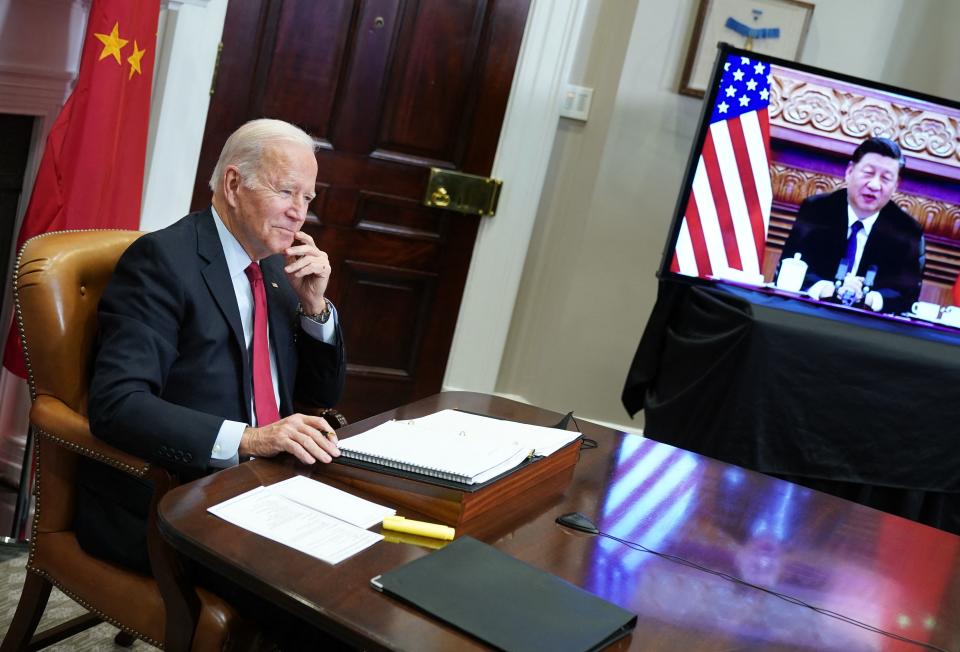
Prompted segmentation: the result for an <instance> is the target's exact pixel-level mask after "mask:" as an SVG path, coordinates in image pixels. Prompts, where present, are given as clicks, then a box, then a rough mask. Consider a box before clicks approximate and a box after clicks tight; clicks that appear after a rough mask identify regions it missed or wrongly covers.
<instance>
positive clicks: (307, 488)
mask: <svg viewBox="0 0 960 652" xmlns="http://www.w3.org/2000/svg"><path fill="white" fill-rule="evenodd" d="M267 489H268V490H269V491H274V492H277V493H280V494H281V495H283V496H285V497H287V498H289V499H290V500H292V501H294V502H297V503H300V504H301V505H304V506H305V507H310V508H312V509H315V510H317V511H318V512H323V513H324V514H328V515H329V516H333V517H334V518H338V519H340V520H341V521H346V522H347V523H350V524H352V525H356V526H357V527H362V528H363V529H367V528H369V527H372V526H374V525H376V524H377V523H382V522H383V519H384V517H387V516H393V515H394V514H396V513H397V510H395V509H392V508H390V507H385V506H384V505H378V504H377V503H374V502H370V501H369V500H364V499H363V498H358V497H357V496H354V495H353V494H348V493H347V492H346V491H341V490H339V489H337V488H336V487H331V486H330V485H328V484H323V483H322V482H318V481H316V480H313V479H311V478H308V477H306V476H304V475H295V476H293V477H292V478H288V479H286V480H284V481H283V482H278V483H276V484H273V485H270V486H269V487H267Z"/></svg>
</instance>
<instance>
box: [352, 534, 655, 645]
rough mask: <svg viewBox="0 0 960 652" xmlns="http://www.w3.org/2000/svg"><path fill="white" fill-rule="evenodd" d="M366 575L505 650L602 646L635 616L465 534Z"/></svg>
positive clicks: (623, 633) (629, 625) (378, 586)
mask: <svg viewBox="0 0 960 652" xmlns="http://www.w3.org/2000/svg"><path fill="white" fill-rule="evenodd" d="M370 583H371V584H372V585H373V587H374V588H375V589H377V590H379V591H382V592H384V593H386V594H388V595H391V596H393V597H396V598H398V599H400V600H402V601H404V602H407V603H409V604H411V605H413V606H415V607H417V608H419V609H421V610H423V611H425V612H427V613H428V614H430V615H432V616H435V617H436V618H439V619H440V620H443V621H445V622H447V623H449V624H451V625H453V626H454V627H456V628H458V629H460V630H463V631H464V632H467V633H468V634H472V635H473V636H475V637H477V638H479V639H480V640H482V641H484V642H486V643H488V644H490V645H492V646H494V647H497V648H500V649H501V650H509V651H510V652H514V651H516V652H523V651H524V650H535V651H537V652H541V651H542V650H551V651H554V650H570V651H571V652H572V651H576V652H581V651H583V650H599V649H601V648H603V647H606V646H607V645H609V644H610V643H612V642H613V641H615V640H617V639H618V638H621V637H623V636H626V635H627V634H628V633H629V632H630V630H632V629H633V627H634V626H635V625H636V624H637V616H636V615H635V614H632V613H630V612H629V611H626V610H625V609H621V608H620V607H618V606H617V605H615V604H612V603H610V602H607V601H606V600H602V599H601V598H598V597H597V596H595V595H593V594H592V593H588V592H587V591H584V590H583V589H581V588H580V587H578V586H575V585H573V584H571V583H569V582H566V581H564V580H562V579H560V578H559V577H556V576H555V575H551V574H550V573H547V572H544V571H542V570H540V569H538V568H534V567H533V566H530V565H529V564H525V563H524V562H522V561H519V560H517V559H514V558H513V557H511V556H509V555H507V554H505V553H502V552H500V551H499V550H497V549H496V548H493V547H491V546H488V545H486V544H485V543H481V542H480V541H477V540H476V539H472V538H470V537H460V538H459V539H457V540H456V541H454V542H453V543H451V544H449V545H448V546H446V547H445V548H443V549H442V550H437V551H436V552H432V553H430V554H429V555H427V556H426V557H421V558H420V559H417V560H414V561H412V562H410V563H408V564H405V565H403V566H400V567H399V568H395V569H394V570H392V571H389V572H387V573H384V574H383V575H378V576H377V577H375V578H373V579H372V580H371V581H370Z"/></svg>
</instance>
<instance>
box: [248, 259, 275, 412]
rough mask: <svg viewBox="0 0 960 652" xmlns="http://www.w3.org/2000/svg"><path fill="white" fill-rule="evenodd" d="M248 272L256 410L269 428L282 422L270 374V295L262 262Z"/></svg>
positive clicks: (252, 266) (254, 407)
mask: <svg viewBox="0 0 960 652" xmlns="http://www.w3.org/2000/svg"><path fill="white" fill-rule="evenodd" d="M244 272H246V274H247V279H248V280H249V281H250V289H251V290H253V409H254V411H255V412H256V415H257V425H258V426H266V425H269V424H271V423H274V422H275V421H279V420H280V412H279V411H278V410H277V399H276V397H275V396H274V393H273V377H272V376H271V375H270V344H269V342H268V341H267V292H266V290H265V289H264V287H263V272H261V271H260V265H259V264H258V263H250V266H249V267H247V268H246V269H245V270H244Z"/></svg>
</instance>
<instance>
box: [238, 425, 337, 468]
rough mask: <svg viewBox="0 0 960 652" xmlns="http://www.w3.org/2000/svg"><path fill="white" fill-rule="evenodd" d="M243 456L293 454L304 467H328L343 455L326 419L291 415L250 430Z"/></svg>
mask: <svg viewBox="0 0 960 652" xmlns="http://www.w3.org/2000/svg"><path fill="white" fill-rule="evenodd" d="M238 453H239V454H240V456H241V457H243V456H247V455H252V456H254V457H273V456H274V455H277V454H279V453H290V454H291V455H293V456H294V457H296V458H297V459H298V460H300V461H301V462H303V463H304V464H313V463H314V462H316V461H317V460H319V461H321V462H323V463H324V464H326V463H327V462H330V461H331V460H332V459H333V458H334V457H338V456H339V455H340V449H339V448H337V435H336V433H334V431H333V428H331V427H330V424H328V423H327V421H326V419H324V418H323V417H315V416H311V415H308V414H291V415H290V416H288V417H285V418H283V419H280V420H279V421H277V422H276V423H271V424H270V425H268V426H263V427H260V428H253V427H248V428H247V429H246V430H244V431H243V435H242V436H241V437H240V448H239V449H238Z"/></svg>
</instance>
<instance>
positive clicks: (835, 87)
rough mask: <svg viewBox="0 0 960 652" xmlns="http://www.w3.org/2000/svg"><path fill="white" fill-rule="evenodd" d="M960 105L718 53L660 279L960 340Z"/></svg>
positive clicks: (746, 54)
mask: <svg viewBox="0 0 960 652" xmlns="http://www.w3.org/2000/svg"><path fill="white" fill-rule="evenodd" d="M958 180H960V104H958V103H957V102H953V101H950V100H945V99H939V98H935V97H931V96H929V95H925V94H922V93H917V92H912V91H908V90H905V89H902V88H895V87H892V86H889V85H885V84H881V83H878V82H872V81H867V80H864V79H857V78H854V77H850V76H847V75H841V74H837V73H833V72H830V71H827V70H822V69H818V68H813V67H810V66H805V65H801V64H797V63H794V62H789V61H784V60H782V59H777V58H773V57H768V56H764V55H760V54H756V53H754V52H750V51H746V50H740V49H736V48H733V47H731V46H728V45H724V44H721V45H720V47H719V51H718V55H717V60H716V65H715V67H714V71H713V77H712V81H711V83H710V86H709V87H708V90H707V93H706V97H705V102H704V110H703V113H702V117H701V123H700V128H699V132H698V136H697V138H696V140H695V141H694V146H693V150H692V152H691V156H690V160H689V163H688V166H687V171H686V175H685V178H684V184H683V187H682V189H681V192H680V196H679V198H678V202H677V209H676V212H675V216H674V221H673V226H672V229H671V232H670V236H669V238H668V241H667V246H666V248H665V251H664V255H663V260H662V263H661V268H660V275H661V277H667V278H674V279H687V280H693V281H694V282H698V283H720V284H733V285H736V286H739V287H741V288H748V289H749V290H751V291H756V292H763V293H766V294H776V295H781V296H783V297H788V298H791V299H795V300H797V301H804V302H812V303H817V304H822V305H826V306H831V307H835V308H837V309H838V310H852V311H860V312H863V313H869V314H874V315H880V316H883V317H885V318H887V319H891V320H897V321H902V322H904V323H910V324H923V325H925V326H927V327H932V328H936V329H947V330H956V329H960V306H955V305H954V304H955V303H960V295H957V294H956V293H957V288H956V287H955V286H956V285H957V274H958V272H960V184H958Z"/></svg>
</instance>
